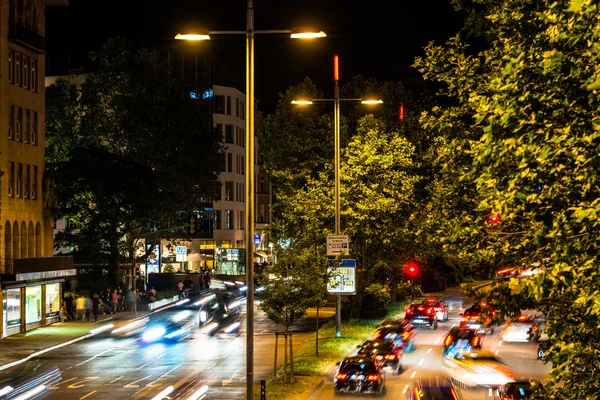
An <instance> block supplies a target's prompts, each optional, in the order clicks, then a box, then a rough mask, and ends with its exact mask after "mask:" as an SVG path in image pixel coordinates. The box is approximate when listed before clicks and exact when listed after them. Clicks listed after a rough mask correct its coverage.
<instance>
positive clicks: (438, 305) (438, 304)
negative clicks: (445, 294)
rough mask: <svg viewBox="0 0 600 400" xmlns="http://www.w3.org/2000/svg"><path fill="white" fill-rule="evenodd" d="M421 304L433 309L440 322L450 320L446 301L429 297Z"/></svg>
mask: <svg viewBox="0 0 600 400" xmlns="http://www.w3.org/2000/svg"><path fill="white" fill-rule="evenodd" d="M421 304H423V305H426V306H430V307H433V309H434V310H435V316H436V317H437V319H438V321H447V320H448V308H449V307H448V304H446V302H445V301H444V300H441V299H436V298H434V297H428V298H426V299H425V300H423V303H421Z"/></svg>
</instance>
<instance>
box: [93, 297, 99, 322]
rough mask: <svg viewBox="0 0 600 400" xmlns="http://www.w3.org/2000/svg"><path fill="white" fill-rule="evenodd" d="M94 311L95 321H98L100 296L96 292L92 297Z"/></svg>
mask: <svg viewBox="0 0 600 400" xmlns="http://www.w3.org/2000/svg"><path fill="white" fill-rule="evenodd" d="M92 313H94V322H98V314H99V313H100V297H99V296H98V293H94V297H93V298H92Z"/></svg>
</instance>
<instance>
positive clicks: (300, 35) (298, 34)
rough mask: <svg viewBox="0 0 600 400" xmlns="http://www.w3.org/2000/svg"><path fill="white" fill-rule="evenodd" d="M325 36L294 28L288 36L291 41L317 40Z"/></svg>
mask: <svg viewBox="0 0 600 400" xmlns="http://www.w3.org/2000/svg"><path fill="white" fill-rule="evenodd" d="M326 36H327V34H325V32H323V31H318V30H316V29H311V28H294V29H292V34H291V35H290V37H291V38H292V39H317V38H323V37H326Z"/></svg>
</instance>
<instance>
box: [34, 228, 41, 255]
mask: <svg viewBox="0 0 600 400" xmlns="http://www.w3.org/2000/svg"><path fill="white" fill-rule="evenodd" d="M35 256H36V257H41V256H42V226H41V225H40V222H39V221H38V223H37V224H35Z"/></svg>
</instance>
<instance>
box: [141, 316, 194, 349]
mask: <svg viewBox="0 0 600 400" xmlns="http://www.w3.org/2000/svg"><path fill="white" fill-rule="evenodd" d="M195 326H196V317H195V313H194V312H193V311H191V310H180V311H179V312H177V313H169V314H165V318H160V319H157V320H156V321H153V322H151V323H149V324H148V325H146V326H145V327H144V330H143V332H142V335H141V340H142V343H145V344H150V343H156V342H177V341H181V340H184V339H187V338H188V337H189V336H190V335H191V334H192V329H193V328H194V327H195Z"/></svg>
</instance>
